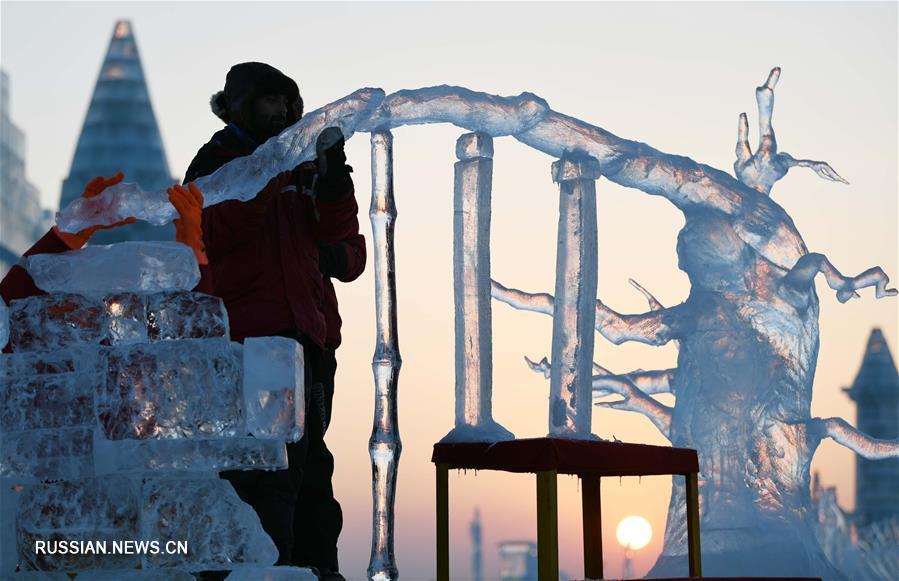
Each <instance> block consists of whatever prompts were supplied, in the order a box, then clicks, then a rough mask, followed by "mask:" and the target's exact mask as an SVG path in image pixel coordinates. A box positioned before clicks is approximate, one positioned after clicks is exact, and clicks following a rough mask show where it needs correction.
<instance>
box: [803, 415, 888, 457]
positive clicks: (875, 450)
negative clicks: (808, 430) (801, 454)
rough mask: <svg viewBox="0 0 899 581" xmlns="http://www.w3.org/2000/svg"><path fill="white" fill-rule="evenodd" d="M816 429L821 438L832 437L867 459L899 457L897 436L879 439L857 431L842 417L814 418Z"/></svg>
mask: <svg viewBox="0 0 899 581" xmlns="http://www.w3.org/2000/svg"><path fill="white" fill-rule="evenodd" d="M811 421H812V422H813V425H814V427H815V428H816V431H817V432H818V434H819V437H821V438H833V440H834V441H835V442H837V443H838V444H840V445H842V446H845V447H847V448H849V449H850V450H852V451H853V452H855V453H856V454H858V455H859V456H862V457H864V458H867V459H869V460H882V459H884V458H899V438H895V439H892V440H880V439H878V438H874V437H872V436H869V435H868V434H865V433H863V432H860V431H858V430H857V429H856V428H853V427H852V426H850V425H849V423H848V422H847V421H846V420H844V419H843V418H814V419H813V420H811Z"/></svg>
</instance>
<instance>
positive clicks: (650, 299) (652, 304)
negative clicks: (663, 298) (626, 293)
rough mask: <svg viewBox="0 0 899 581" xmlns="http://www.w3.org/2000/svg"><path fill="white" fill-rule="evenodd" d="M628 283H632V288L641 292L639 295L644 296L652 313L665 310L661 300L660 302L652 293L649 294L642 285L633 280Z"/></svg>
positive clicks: (630, 279)
mask: <svg viewBox="0 0 899 581" xmlns="http://www.w3.org/2000/svg"><path fill="white" fill-rule="evenodd" d="M627 282H629V283H631V286H632V287H634V288H635V289H637V291H639V293H640V294H641V295H643V296H644V297H645V298H646V302H647V303H649V310H651V311H661V310H662V309H664V308H665V307H664V306H663V305H662V303H660V302H659V300H658V299H657V298H655V297H654V296H652V293H651V292H649V291H648V290H646V289H645V288H643V287H642V286H641V285H640V283H638V282H637V281H635V280H634V279H632V278H629V279H627Z"/></svg>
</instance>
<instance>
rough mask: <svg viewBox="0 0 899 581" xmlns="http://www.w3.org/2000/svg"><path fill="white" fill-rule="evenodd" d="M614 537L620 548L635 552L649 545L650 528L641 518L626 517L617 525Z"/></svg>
mask: <svg viewBox="0 0 899 581" xmlns="http://www.w3.org/2000/svg"><path fill="white" fill-rule="evenodd" d="M615 536H616V537H617V538H618V542H619V543H620V544H621V546H622V547H625V548H627V549H631V550H634V551H636V550H637V549H642V548H643V547H645V546H646V545H648V544H649V541H650V539H652V526H650V524H649V521H648V520H646V519H645V518H643V517H642V516H628V517H625V518H623V519H622V520H621V522H620V523H618V528H617V529H615Z"/></svg>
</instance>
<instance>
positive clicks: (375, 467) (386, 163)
mask: <svg viewBox="0 0 899 581" xmlns="http://www.w3.org/2000/svg"><path fill="white" fill-rule="evenodd" d="M371 172H372V173H371V208H369V212H368V215H369V217H370V218H371V227H372V240H373V242H372V246H373V254H374V258H375V322H376V326H377V331H376V344H375V355H374V357H373V358H372V364H371V367H372V371H373V372H374V377H375V419H374V425H373V427H372V431H371V438H370V439H369V441H368V453H369V456H370V457H371V469H372V501H373V502H372V505H373V506H372V540H371V558H370V559H369V562H368V578H369V579H372V580H375V581H388V580H392V579H396V578H397V573H398V571H397V568H396V558H395V556H394V553H393V522H394V518H393V517H394V502H395V500H396V474H397V464H398V463H399V460H400V452H401V451H402V448H403V446H402V443H401V442H400V432H399V425H398V424H397V409H396V389H397V381H398V379H399V374H400V367H401V366H402V363H403V362H402V359H401V358H400V347H399V340H398V338H397V324H396V270H395V265H394V244H393V238H394V222H395V221H396V204H395V203H394V198H393V135H392V134H391V133H390V132H389V131H376V132H373V133H372V134H371Z"/></svg>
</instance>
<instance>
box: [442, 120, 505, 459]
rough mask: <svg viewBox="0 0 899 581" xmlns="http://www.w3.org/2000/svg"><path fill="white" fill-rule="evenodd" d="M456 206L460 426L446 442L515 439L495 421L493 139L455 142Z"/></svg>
mask: <svg viewBox="0 0 899 581" xmlns="http://www.w3.org/2000/svg"><path fill="white" fill-rule="evenodd" d="M456 157H457V158H458V159H459V161H457V162H456V165H455V184H454V201H453V264H454V268H453V290H454V295H455V314H456V321H455V325H456V333H455V339H456V345H455V355H456V361H455V363H456V368H455V371H456V424H455V426H454V427H453V429H452V430H451V431H450V433H448V434H447V435H446V436H444V438H443V439H442V440H441V441H442V442H464V441H475V442H482V441H498V440H511V439H513V438H514V437H515V436H513V435H512V433H511V432H510V431H509V430H507V429H506V428H504V427H503V426H501V425H499V424H498V423H497V422H496V421H495V420H494V419H493V337H492V323H491V319H492V314H491V308H492V305H491V301H490V196H491V191H492V187H493V184H492V182H493V138H492V137H490V136H489V135H487V134H486V133H466V134H465V135H463V136H462V137H460V138H459V139H458V140H457V141H456Z"/></svg>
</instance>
